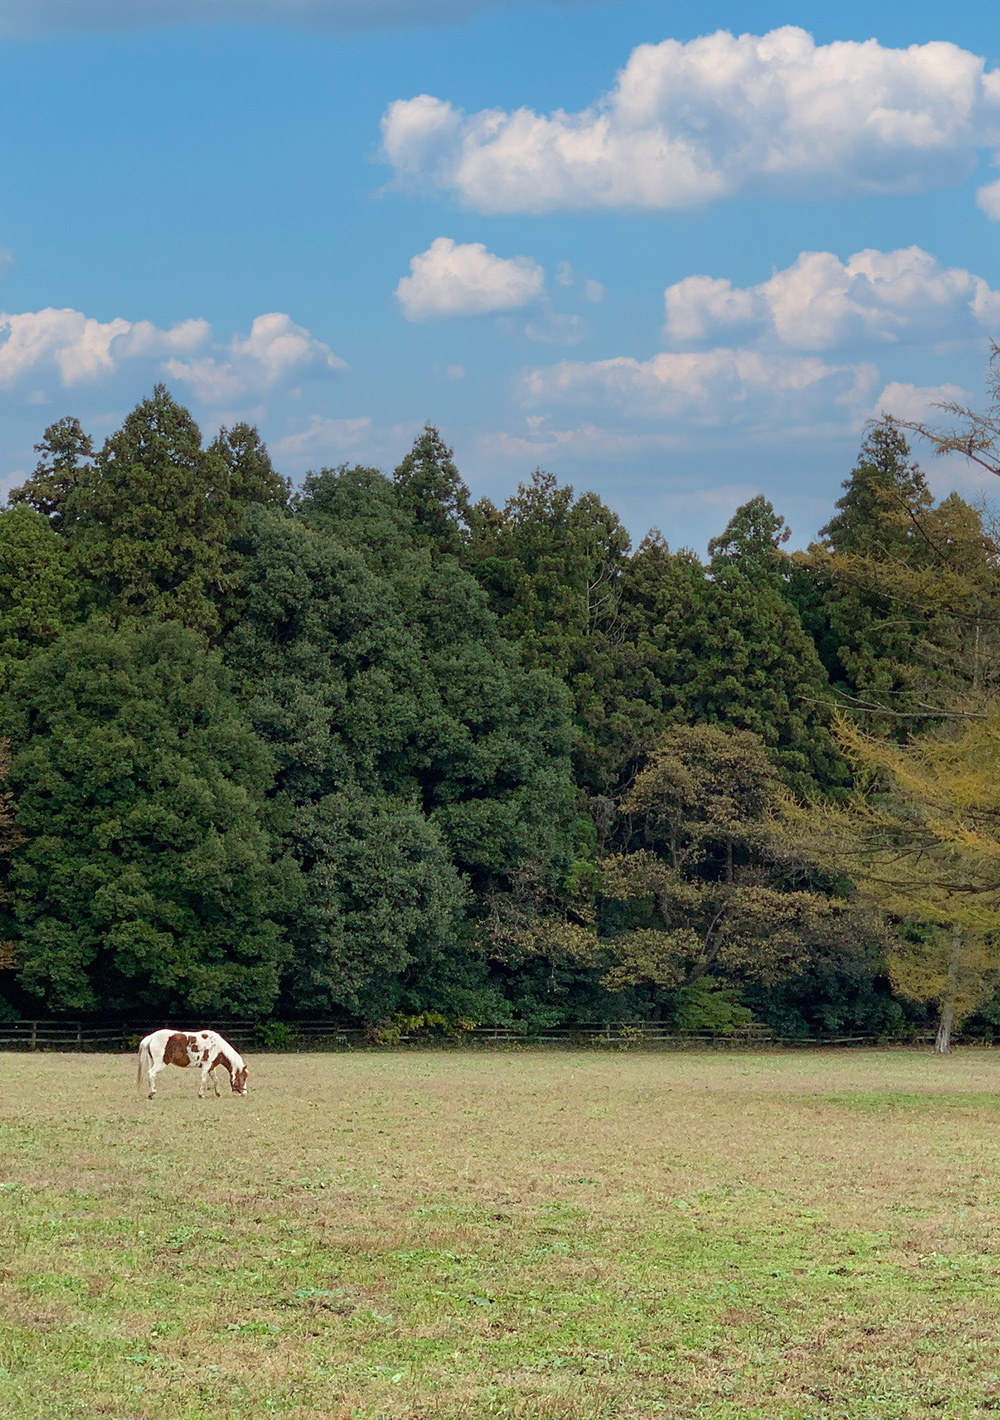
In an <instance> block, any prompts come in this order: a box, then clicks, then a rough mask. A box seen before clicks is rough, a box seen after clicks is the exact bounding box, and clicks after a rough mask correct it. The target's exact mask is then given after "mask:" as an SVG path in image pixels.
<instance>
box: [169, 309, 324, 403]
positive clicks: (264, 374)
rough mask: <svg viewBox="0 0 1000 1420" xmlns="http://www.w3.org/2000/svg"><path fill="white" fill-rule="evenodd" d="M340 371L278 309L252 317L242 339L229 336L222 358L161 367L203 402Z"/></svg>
mask: <svg viewBox="0 0 1000 1420" xmlns="http://www.w3.org/2000/svg"><path fill="white" fill-rule="evenodd" d="M346 368H347V365H346V363H345V361H343V360H341V359H340V357H339V356H338V355H335V354H334V353H333V351H332V350H331V349H330V347H329V346H328V345H324V344H323V342H322V341H321V340H315V339H314V338H313V337H312V336H311V335H310V334H309V332H308V331H307V330H306V329H305V328H304V327H303V326H301V325H296V324H295V322H294V321H293V320H291V318H290V317H289V316H286V315H283V314H282V313H281V312H280V311H273V312H271V314H269V315H265V316H257V317H256V319H255V320H254V322H253V324H252V326H251V327H250V334H249V335H248V336H245V337H244V336H240V335H234V336H233V338H232V340H231V341H230V342H229V347H228V352H227V358H225V359H219V358H217V357H216V356H214V355H205V356H201V357H200V358H198V359H194V360H189V361H183V360H177V359H172V360H168V361H167V363H166V366H165V369H166V372H167V374H168V375H169V376H170V377H171V379H175V380H181V381H182V382H183V383H185V384H187V385H189V386H190V388H191V389H192V390H193V391H194V393H195V394H196V395H197V396H198V398H199V399H202V400H204V401H205V402H206V403H208V404H218V403H220V402H221V401H225V400H232V399H239V398H240V397H241V396H243V395H245V394H249V393H253V392H260V391H264V390H268V389H271V388H273V387H274V386H275V385H277V384H279V383H281V382H282V381H285V380H289V379H291V378H293V377H294V378H301V377H302V376H304V375H310V374H326V373H328V372H329V371H331V370H344V369H346Z"/></svg>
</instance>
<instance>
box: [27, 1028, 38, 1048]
mask: <svg viewBox="0 0 1000 1420" xmlns="http://www.w3.org/2000/svg"><path fill="white" fill-rule="evenodd" d="M28 1048H29V1049H30V1050H37V1049H38V1022H37V1021H32V1022H31V1044H30V1046H29V1047H28Z"/></svg>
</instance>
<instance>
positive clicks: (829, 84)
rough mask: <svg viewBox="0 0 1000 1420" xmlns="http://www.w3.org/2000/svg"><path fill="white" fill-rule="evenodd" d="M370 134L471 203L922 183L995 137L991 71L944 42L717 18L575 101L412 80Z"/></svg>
mask: <svg viewBox="0 0 1000 1420" xmlns="http://www.w3.org/2000/svg"><path fill="white" fill-rule="evenodd" d="M382 135H383V147H384V152H385V156H386V158H387V160H388V162H389V163H390V164H391V165H392V167H393V168H394V170H395V174H396V179H397V181H398V182H399V183H401V184H412V185H416V186H418V187H430V188H441V189H445V190H449V191H454V192H456V193H458V194H459V196H460V197H461V199H462V200H463V201H464V202H465V203H466V204H467V205H468V206H469V207H472V208H475V209H476V210H478V211H482V212H525V211H527V212H548V211H556V210H560V209H586V208H640V209H641V208H647V209H648V208H681V207H692V206H697V205H699V204H701V203H705V202H709V201H712V200H713V199H716V198H721V197H731V196H735V195H738V194H740V193H752V194H753V195H754V196H762V195H763V196H771V197H774V196H784V197H789V196H795V197H803V196H813V197H831V196H837V195H843V194H870V193H907V192H919V191H923V190H926V189H928V188H934V187H938V186H942V185H950V184H953V183H955V182H959V181H962V180H964V179H965V178H966V177H968V176H969V175H970V174H971V172H972V171H973V169H974V166H975V163H976V160H977V152H978V150H979V149H980V148H983V147H994V146H996V145H997V144H998V143H1000V71H997V70H991V71H988V72H987V71H986V69H985V66H984V62H983V60H982V59H980V58H978V57H977V56H976V55H974V54H971V53H970V52H969V51H967V50H964V49H960V48H959V47H958V46H957V45H954V44H949V43H944V42H934V43H930V44H924V45H911V46H910V47H909V48H907V49H890V48H885V47H883V46H882V45H880V44H879V42H878V41H877V40H874V39H872V40H867V41H865V42H864V43H856V42H853V41H851V42H837V43H834V44H827V45H816V44H815V43H814V42H813V40H812V38H811V36H810V35H808V34H807V33H806V32H805V31H804V30H801V29H798V28H795V27H793V26H785V27H784V28H782V29H777V30H773V31H771V33H770V34H767V35H764V36H762V37H759V36H755V35H741V36H739V37H738V38H737V37H735V36H733V35H731V34H728V33H726V32H723V31H720V32H718V33H716V34H713V35H708V36H704V37H702V38H700V39H695V40H691V41H689V42H687V43H682V42H680V41H678V40H665V41H663V42H662V43H661V44H655V45H654V44H645V45H640V46H639V47H638V48H637V49H635V50H633V52H632V54H631V56H630V57H629V60H628V63H627V64H626V66H625V68H624V69H623V70H622V71H621V73H620V74H619V75H618V78H617V82H616V83H615V86H614V88H613V89H612V90H611V92H610V93H609V94H607V95H605V96H604V97H602V98H600V99H598V100H597V101H596V102H595V103H593V104H592V105H591V106H590V107H589V108H587V109H584V110H583V111H582V112H580V113H566V112H564V111H563V110H561V109H557V110H555V111H554V112H552V113H551V114H548V115H546V114H539V113H535V112H533V111H532V110H530V109H526V108H521V109H517V110H515V111H513V112H505V111H504V110H502V109H485V110H482V111H480V112H479V113H472V114H465V113H463V112H462V111H461V110H460V109H457V108H454V107H453V106H452V105H451V104H450V103H447V102H446V101H444V100H442V99H439V98H435V97H433V96H431V95H428V94H421V95H419V96H417V97H416V98H412V99H403V100H398V101H397V102H395V103H393V104H392V105H390V107H389V108H388V110H387V111H386V113H385V115H384V117H383V120H382ZM994 187H995V184H994V185H993V187H990V188H988V189H986V190H985V194H984V196H983V197H982V198H981V201H982V202H983V205H984V206H985V207H986V209H987V211H988V212H989V214H990V215H994V208H995V207H1000V198H996V199H995V198H994V197H992V196H988V195H986V194H992V193H993V190H994Z"/></svg>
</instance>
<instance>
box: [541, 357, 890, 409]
mask: <svg viewBox="0 0 1000 1420" xmlns="http://www.w3.org/2000/svg"><path fill="white" fill-rule="evenodd" d="M877 379H878V372H877V370H876V369H875V367H874V366H873V365H870V364H867V363H863V364H857V365H829V364H827V363H826V362H825V361H823V360H821V359H819V358H818V357H816V356H791V355H769V354H765V353H763V352H762V351H759V350H748V349H733V348H720V349H716V350H706V351H694V352H687V353H680V352H671V351H666V352H661V353H660V354H658V355H654V356H653V357H652V359H650V360H635V359H632V358H631V357H629V356H619V357H617V358H615V359H613V360H595V361H590V362H585V361H578V360H562V361H560V362H559V363H558V364H557V365H553V366H549V367H546V368H541V369H535V370H531V371H529V372H528V374H527V375H526V376H525V377H524V383H523V389H522V393H523V396H524V398H525V400H526V401H527V402H528V403H529V404H536V405H537V404H542V403H546V402H549V401H559V402H563V403H567V402H568V403H571V404H581V403H585V404H587V405H588V406H592V405H593V404H594V403H598V402H599V403H600V404H602V405H605V406H607V407H610V408H612V409H615V410H617V411H619V412H620V413H622V414H625V415H627V416H629V417H630V418H650V419H664V418H666V419H670V420H671V421H677V422H679V423H682V424H686V425H689V426H691V425H693V426H699V427H712V426H721V425H726V426H732V425H735V424H742V425H747V424H749V425H758V424H762V423H768V424H774V425H778V424H781V423H783V422H784V423H787V422H788V421H789V420H790V419H791V420H794V423H795V424H796V425H798V424H800V423H801V422H802V421H803V420H804V419H808V418H809V417H810V416H812V417H816V416H817V414H820V413H823V414H825V413H827V412H828V411H829V409H830V407H831V406H841V407H842V408H843V407H844V406H847V407H851V408H857V407H860V406H864V405H867V403H868V402H869V401H870V399H871V391H872V388H873V386H874V385H875V384H876V381H877Z"/></svg>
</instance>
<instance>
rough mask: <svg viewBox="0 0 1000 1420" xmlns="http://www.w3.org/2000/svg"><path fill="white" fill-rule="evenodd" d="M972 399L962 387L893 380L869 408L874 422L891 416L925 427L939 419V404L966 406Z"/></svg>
mask: <svg viewBox="0 0 1000 1420" xmlns="http://www.w3.org/2000/svg"><path fill="white" fill-rule="evenodd" d="M971 398H972V396H971V394H970V393H969V391H968V390H964V389H962V387H961V385H910V384H900V383H899V382H898V381H896V380H893V381H892V382H891V383H890V384H887V385H886V387H885V389H884V390H883V391H882V393H881V394H880V395H879V396H878V398H877V399H876V400H875V402H874V404H873V405H872V409H871V413H872V417H873V418H874V419H879V418H881V416H882V415H883V414H891V415H892V416H893V418H894V419H904V420H913V421H914V422H915V423H924V422H926V421H928V420H933V419H935V418H939V417H940V413H941V409H940V406H941V405H942V404H967V403H968V402H969V400H971Z"/></svg>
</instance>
